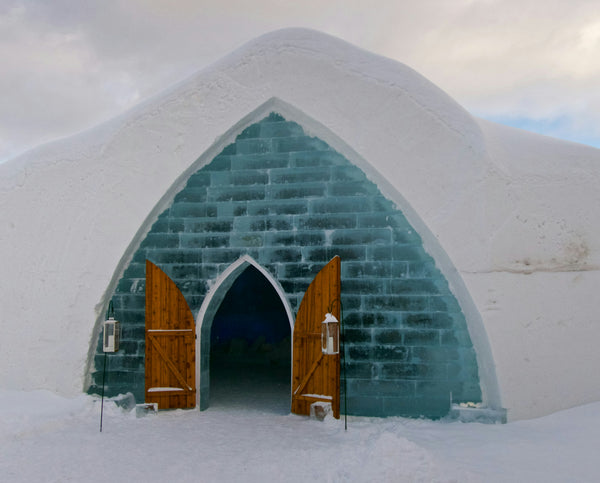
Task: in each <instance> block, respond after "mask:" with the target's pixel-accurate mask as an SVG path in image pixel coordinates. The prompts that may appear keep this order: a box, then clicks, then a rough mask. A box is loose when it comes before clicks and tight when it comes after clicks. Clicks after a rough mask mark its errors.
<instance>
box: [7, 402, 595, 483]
mask: <svg viewBox="0 0 600 483" xmlns="http://www.w3.org/2000/svg"><path fill="white" fill-rule="evenodd" d="M99 419H100V400H99V399H93V398H91V397H89V396H81V397H78V398H75V399H66V398H61V397H58V396H56V395H53V394H51V393H48V392H44V391H36V392H31V393H25V392H6V391H0V445H1V447H2V452H0V467H1V468H2V472H3V473H2V475H3V481H6V482H28V481H90V482H96V481H97V482H104V481H148V482H153V481H156V482H159V481H178V482H196V481H202V482H207V483H210V482H220V483H223V482H238V481H245V482H249V483H252V482H259V481H260V482H263V481H285V482H302V483H304V482H306V481H315V482H330V481H336V482H338V481H339V482H344V481H346V482H372V481H378V482H390V483H392V482H393V483H399V482H400V483H401V482H410V483H413V482H461V483H462V482H465V483H469V482H485V483H493V482H502V483H507V482H522V481H544V482H550V483H551V482H561V483H562V482H565V481H577V482H595V481H598V480H599V479H600V467H599V466H598V463H597V457H596V453H597V448H598V446H599V445H600V403H596V404H592V405H588V406H582V407H578V408H574V409H571V410H569V411H564V412H560V413H557V414H554V415H552V416H548V417H545V418H541V419H537V420H531V421H519V422H515V423H509V424H506V425H482V424H476V423H475V424H462V423H456V422H454V423H448V422H443V421H439V422H432V421H425V420H409V419H402V418H388V419H370V418H350V419H349V421H348V423H349V424H348V431H344V422H343V420H334V419H332V418H327V419H326V420H325V421H324V422H319V421H317V420H314V419H308V418H305V417H300V416H293V415H285V416H282V415H276V414H272V413H268V412H265V411H257V410H255V411H247V410H246V411H241V410H236V411H227V410H218V409H209V410H207V411H205V412H202V413H200V412H198V411H194V410H189V411H182V410H176V411H165V412H160V413H158V414H151V415H148V416H146V417H142V418H136V417H135V411H131V412H126V411H123V410H121V409H119V408H117V407H116V406H115V405H114V403H112V402H110V401H105V412H104V427H103V432H102V433H100V432H99Z"/></svg>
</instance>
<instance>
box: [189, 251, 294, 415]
mask: <svg viewBox="0 0 600 483" xmlns="http://www.w3.org/2000/svg"><path fill="white" fill-rule="evenodd" d="M249 267H253V268H255V269H256V270H258V271H259V272H260V273H261V275H262V276H263V277H264V278H265V279H266V280H267V281H268V282H269V283H270V284H271V286H272V287H273V289H274V290H275V292H276V293H277V295H278V296H279V299H280V301H281V303H282V305H283V308H284V310H285V313H286V316H287V319H288V322H289V324H290V331H293V329H294V316H293V315H292V308H291V306H290V303H289V301H288V299H287V297H286V295H285V292H284V290H283V288H282V287H281V285H280V284H279V282H278V281H277V280H276V279H275V278H274V277H273V276H272V275H271V274H270V273H269V271H268V270H266V269H265V268H264V267H262V266H261V265H260V264H259V263H257V262H256V261H255V260H254V259H253V258H252V257H250V256H249V255H244V256H242V257H240V258H239V259H238V260H236V261H235V262H234V263H232V264H231V265H229V267H227V269H225V271H223V273H222V274H221V275H220V276H219V277H218V278H217V279H216V280H215V282H214V285H213V286H212V288H211V289H210V291H209V292H208V293H207V295H206V297H205V298H204V302H203V303H202V305H201V307H200V310H199V311H198V315H197V316H196V354H199V355H200V356H199V357H196V387H197V388H198V389H197V392H196V406H198V407H199V408H200V409H201V410H203V409H206V408H207V407H208V404H209V398H210V344H211V342H210V334H211V329H212V324H213V320H214V317H215V315H216V313H217V310H218V309H219V306H220V305H221V302H222V301H223V299H224V298H225V295H226V294H227V292H228V291H229V289H230V288H231V287H232V285H233V284H234V282H235V281H236V280H237V278H238V277H239V276H240V275H241V274H242V272H244V271H245V270H246V269H247V268H249ZM290 344H291V342H290ZM290 377H291V375H290Z"/></svg>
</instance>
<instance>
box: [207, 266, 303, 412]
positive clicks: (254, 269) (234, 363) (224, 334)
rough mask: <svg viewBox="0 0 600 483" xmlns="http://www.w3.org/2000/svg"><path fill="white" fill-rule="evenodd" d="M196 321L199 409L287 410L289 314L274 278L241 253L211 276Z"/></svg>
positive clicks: (289, 367)
mask: <svg viewBox="0 0 600 483" xmlns="http://www.w3.org/2000/svg"><path fill="white" fill-rule="evenodd" d="M197 320H198V324H197V326H196V327H197V332H199V337H198V343H197V347H198V349H199V350H198V349H197V351H198V354H199V357H198V358H197V360H198V364H197V365H198V366H199V371H198V373H199V379H200V383H199V384H198V385H197V387H199V388H200V390H199V392H198V405H199V406H200V409H206V408H207V407H209V406H212V407H236V408H242V407H243V408H255V409H259V410H266V411H273V412H280V413H287V412H289V410H290V383H291V330H292V326H293V322H292V320H293V319H292V316H291V310H290V307H289V304H288V303H287V300H286V298H285V296H284V294H283V290H282V289H281V287H280V286H279V284H278V283H277V281H276V280H274V279H273V278H272V276H271V275H270V274H269V273H268V272H267V271H266V270H265V269H264V268H262V267H261V266H260V265H258V264H257V263H256V262H255V261H254V260H252V259H251V258H250V257H247V256H246V257H243V258H241V259H240V260H238V261H237V262H236V263H234V264H232V265H231V266H230V267H229V269H228V270H226V271H225V273H224V274H223V275H222V276H221V277H220V279H219V280H218V281H217V283H216V284H215V286H214V289H213V290H212V291H211V294H209V296H207V300H206V301H205V303H204V304H203V306H202V308H201V310H200V314H199V316H198V319H197Z"/></svg>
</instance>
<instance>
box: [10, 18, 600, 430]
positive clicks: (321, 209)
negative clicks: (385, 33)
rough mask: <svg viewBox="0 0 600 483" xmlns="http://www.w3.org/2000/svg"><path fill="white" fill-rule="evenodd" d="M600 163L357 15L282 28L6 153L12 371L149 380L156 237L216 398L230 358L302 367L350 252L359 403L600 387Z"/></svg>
mask: <svg viewBox="0 0 600 483" xmlns="http://www.w3.org/2000/svg"><path fill="white" fill-rule="evenodd" d="M599 183H600V151H599V150H597V149H594V148H591V147H586V146H582V145H577V144H573V143H567V142H563V141H558V140H555V139H551V138H546V137H542V136H539V135H534V134H531V133H527V132H524V131H519V130H516V129H512V128H508V127H504V126H500V125H496V124H493V123H490V122H487V121H484V120H481V119H478V118H475V117H473V116H471V115H470V114H469V113H468V112H466V111H465V110H464V109H463V108H462V107H461V106H459V105H458V104H457V103H456V102H455V101H453V100H452V99H451V98H450V97H449V96H448V95H446V94H445V93H444V92H443V91H441V90H440V89H438V88H437V87H436V86H434V85H432V84H431V83H430V82H429V81H427V80H426V79H424V78H423V77H422V76H420V75H419V74H417V73H416V72H414V71H413V70H411V69H410V68H408V67H406V66H404V65H402V64H399V63H397V62H395V61H391V60H389V59H385V58H382V57H379V56H376V55H373V54H371V53H368V52H365V51H362V50H360V49H357V48H355V47H353V46H351V45H349V44H347V43H345V42H343V41H340V40H338V39H335V38H331V37H329V36H326V35H323V34H320V33H317V32H314V31H308V30H302V29H291V30H283V31H278V32H274V33H271V34H268V35H265V36H263V37H260V38H258V39H256V40H254V41H252V42H250V43H248V44H247V45H245V46H243V47H242V48H240V49H239V50H237V51H235V52H233V53H232V54H230V55H228V56H227V57H225V58H223V59H222V60H220V61H219V62H217V63H215V64H214V65H212V66H210V67H208V68H206V69H204V70H202V71H200V72H198V73H197V74H195V75H194V76H192V77H191V78H189V79H187V80H185V81H183V82H182V83H180V84H178V85H175V86H173V87H172V88H171V89H169V90H168V91H166V92H164V93H162V94H160V95H158V96H156V97H154V98H152V99H150V100H148V101H146V102H144V103H142V104H140V105H139V106H137V107H136V108H134V109H132V110H130V111H128V112H126V113H125V114H123V115H121V116H120V117H118V118H116V119H114V120H112V121H110V122H107V123H105V124H103V125H100V126H98V127H96V128H94V129H91V130H88V131H86V132H83V133H81V134H78V135H76V136H73V137H71V138H68V139H64V140H61V141H57V142H54V143H52V144H48V145H45V146H42V147H39V148H37V149H34V150H32V151H30V152H29V153H26V154H24V155H22V156H20V157H18V158H16V159H13V160H11V161H9V162H7V163H4V164H2V165H0V250H1V253H2V274H3V276H2V281H1V288H0V301H1V307H2V310H1V311H0V321H1V327H0V329H1V331H2V337H1V339H0V340H1V341H2V342H1V344H2V350H1V351H0V365H1V367H2V371H0V385H1V386H2V387H6V388H18V389H28V388H45V389H50V390H53V391H56V392H58V393H60V394H64V395H71V394H75V393H77V392H81V391H89V392H100V390H101V386H102V385H103V384H104V385H105V387H106V391H107V394H109V395H114V394H118V393H122V392H132V393H133V394H134V395H135V397H136V400H138V402H143V400H144V398H145V395H147V392H145V390H147V389H148V387H145V378H146V374H147V371H148V369H147V360H146V351H147V350H148V343H147V342H146V338H145V337H146V329H145V322H146V318H147V317H146V312H147V305H146V304H147V302H146V296H145V294H146V261H149V262H151V263H152V264H153V265H155V266H157V267H159V268H160V270H161V271H162V272H163V273H164V274H165V276H166V277H167V278H168V279H170V280H172V281H173V282H174V286H176V287H177V289H178V290H179V291H180V292H181V294H182V295H183V298H184V299H185V302H186V303H187V306H188V307H189V310H190V311H191V314H192V319H193V323H194V324H195V328H194V329H193V331H192V332H193V335H194V336H196V339H195V342H193V343H192V344H193V346H194V350H195V355H194V356H193V357H194V359H193V364H194V371H195V376H194V380H195V387H194V392H195V398H196V399H195V400H196V401H197V405H199V406H200V407H201V408H204V407H206V406H208V405H209V404H210V384H209V381H210V378H211V370H212V369H211V359H212V360H213V362H214V361H216V360H221V359H227V357H229V358H230V360H231V361H233V360H234V359H236V360H237V362H240V363H241V364H244V365H246V366H248V365H249V364H250V362H251V361H250V358H255V357H257V355H258V354H259V353H260V354H263V355H264V354H267V356H266V357H268V358H269V359H268V360H269V363H270V364H272V367H273V368H274V369H273V372H275V371H276V370H275V368H276V367H277V368H281V367H283V373H284V374H287V376H285V377H287V379H288V380H289V379H290V372H289V371H290V359H291V358H292V354H291V352H292V351H291V346H290V339H291V338H293V327H294V324H295V317H296V313H297V311H298V308H299V306H300V303H301V300H302V297H303V295H304V293H305V291H306V290H307V288H308V287H309V284H310V282H311V280H312V279H313V278H314V277H315V276H316V275H317V273H319V271H320V270H321V268H323V267H324V266H325V265H326V264H327V263H328V262H329V260H331V259H332V258H333V257H335V256H339V257H340V260H341V268H340V274H341V302H342V303H341V304H340V305H341V307H340V308H341V309H343V310H342V316H343V323H344V337H343V342H344V345H343V355H344V357H343V361H344V366H345V373H344V374H343V376H345V381H346V391H345V395H342V399H343V400H344V401H345V403H346V404H347V410H348V412H349V413H350V414H358V415H372V416H387V415H408V416H420V415H424V416H428V417H442V416H444V415H445V414H447V413H448V411H449V410H450V408H451V405H452V404H453V403H455V404H458V403H463V404H464V403H475V404H474V405H475V406H477V407H481V408H487V409H489V410H491V413H488V414H495V415H500V416H499V417H502V414H503V411H504V410H506V411H507V415H508V418H509V419H522V418H531V417H536V416H541V415H544V414H548V413H550V412H553V411H556V410H559V409H562V408H566V407H571V406H574V405H578V404H583V403H586V402H591V401H597V400H600V376H599V375H598V371H596V370H595V369H596V368H597V367H600V351H598V350H597V348H596V341H597V340H599V339H600V315H599V314H600V302H599V301H598V300H599V298H598V297H597V295H596V292H597V287H599V286H600V270H599V269H600V223H598V222H599V221H600V218H599V216H598V214H597V213H598V212H597V209H598V207H600V190H599V189H598V185H599ZM111 302H112V305H113V306H114V309H115V316H116V318H117V319H118V320H119V321H120V322H121V326H122V337H121V347H120V350H119V352H117V353H115V354H111V355H110V357H109V366H108V369H107V370H106V372H105V373H104V369H103V365H102V364H103V362H104V357H103V355H102V345H101V327H102V322H103V320H104V319H105V316H106V313H107V310H108V307H109V304H110V303H111ZM331 302H333V300H332V301H331ZM219 351H221V352H219ZM234 356H236V357H234ZM235 370H239V367H238V369H235ZM103 376H105V377H103ZM190 388H191V386H190ZM155 389H157V390H158V389H160V388H155ZM163 389H165V388H163ZM257 390H260V387H258V388H257ZM291 390H292V388H291V387H290V391H291ZM344 398H345V399H344ZM469 406H471V405H469Z"/></svg>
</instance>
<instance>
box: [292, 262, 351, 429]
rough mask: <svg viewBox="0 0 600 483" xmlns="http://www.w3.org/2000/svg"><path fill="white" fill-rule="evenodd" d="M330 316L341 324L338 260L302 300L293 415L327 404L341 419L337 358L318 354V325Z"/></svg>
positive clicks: (297, 328)
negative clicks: (318, 402)
mask: <svg viewBox="0 0 600 483" xmlns="http://www.w3.org/2000/svg"><path fill="white" fill-rule="evenodd" d="M327 312H331V313H332V314H333V315H335V316H336V317H337V319H338V320H340V257H338V256H336V257H334V258H333V259H332V260H331V261H330V262H329V263H328V264H327V265H325V267H323V269H322V270H321V271H320V272H319V273H318V274H317V276H316V277H315V279H314V280H313V281H312V283H311V284H310V286H309V287H308V290H307V291H306V293H305V294H304V297H303V298H302V302H301V303H300V308H299V309H298V315H297V316H296V323H295V324H294V343H293V350H294V352H293V371H292V412H293V413H295V414H305V415H308V414H310V405H311V404H312V403H314V402H317V401H322V402H330V403H331V407H332V409H333V415H334V416H335V417H336V418H339V417H340V355H339V354H335V355H325V354H323V352H322V350H321V322H322V321H323V319H324V318H325V314H326V313H327Z"/></svg>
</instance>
